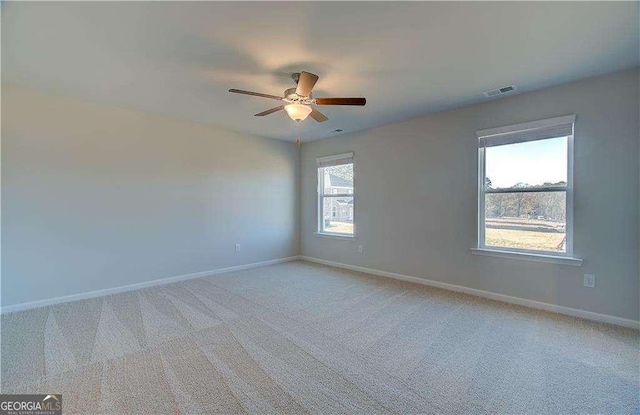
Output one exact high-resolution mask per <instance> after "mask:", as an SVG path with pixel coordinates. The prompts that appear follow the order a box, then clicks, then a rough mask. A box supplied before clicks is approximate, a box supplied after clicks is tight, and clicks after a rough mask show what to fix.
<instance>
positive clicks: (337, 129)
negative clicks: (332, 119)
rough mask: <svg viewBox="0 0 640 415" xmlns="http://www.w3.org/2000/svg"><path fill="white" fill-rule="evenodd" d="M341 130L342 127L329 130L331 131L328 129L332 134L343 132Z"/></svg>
mask: <svg viewBox="0 0 640 415" xmlns="http://www.w3.org/2000/svg"><path fill="white" fill-rule="evenodd" d="M343 131H344V130H343V129H341V128H336V129H335V130H331V131H330V133H332V134H338V133H341V132H343Z"/></svg>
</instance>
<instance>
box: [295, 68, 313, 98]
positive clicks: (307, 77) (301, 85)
mask: <svg viewBox="0 0 640 415" xmlns="http://www.w3.org/2000/svg"><path fill="white" fill-rule="evenodd" d="M316 82H318V75H314V74H312V73H309V72H300V78H298V87H297V88H296V94H298V95H300V96H301V97H308V96H309V94H311V90H312V89H313V86H314V85H315V84H316Z"/></svg>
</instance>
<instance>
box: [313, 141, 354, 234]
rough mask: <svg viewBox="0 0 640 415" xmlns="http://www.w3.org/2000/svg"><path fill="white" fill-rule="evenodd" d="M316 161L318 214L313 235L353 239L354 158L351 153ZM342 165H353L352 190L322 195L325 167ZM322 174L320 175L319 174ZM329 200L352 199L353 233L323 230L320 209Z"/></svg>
mask: <svg viewBox="0 0 640 415" xmlns="http://www.w3.org/2000/svg"><path fill="white" fill-rule="evenodd" d="M316 161H317V165H318V167H317V169H316V172H317V173H316V174H317V179H318V180H317V182H318V189H317V192H318V198H317V214H318V221H317V224H316V232H315V234H316V235H318V236H325V237H331V238H340V239H354V238H355V236H356V214H355V209H356V196H355V193H356V174H355V167H356V165H355V162H354V158H353V153H342V154H335V155H333V156H326V157H318V158H317V159H316ZM343 164H353V190H352V191H351V193H338V194H333V193H331V194H329V195H325V194H324V168H325V167H330V166H339V165H343ZM321 172H322V174H321ZM327 197H328V198H331V199H336V198H339V197H351V198H353V219H352V222H353V233H352V234H351V235H349V234H345V233H334V232H327V231H324V230H323V223H322V222H323V220H324V217H323V214H322V207H323V204H324V199H325V198H327Z"/></svg>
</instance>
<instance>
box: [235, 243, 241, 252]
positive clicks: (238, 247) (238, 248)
mask: <svg viewBox="0 0 640 415" xmlns="http://www.w3.org/2000/svg"><path fill="white" fill-rule="evenodd" d="M236 252H240V244H236Z"/></svg>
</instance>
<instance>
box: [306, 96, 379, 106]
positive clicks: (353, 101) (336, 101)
mask: <svg viewBox="0 0 640 415" xmlns="http://www.w3.org/2000/svg"><path fill="white" fill-rule="evenodd" d="M366 103H367V100H366V98H316V105H360V106H363V105H365V104H366Z"/></svg>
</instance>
